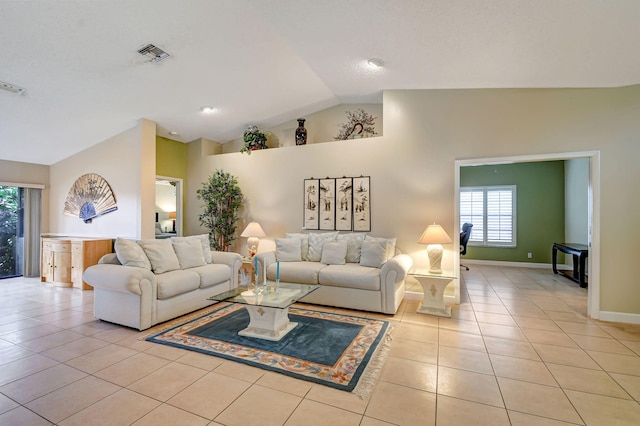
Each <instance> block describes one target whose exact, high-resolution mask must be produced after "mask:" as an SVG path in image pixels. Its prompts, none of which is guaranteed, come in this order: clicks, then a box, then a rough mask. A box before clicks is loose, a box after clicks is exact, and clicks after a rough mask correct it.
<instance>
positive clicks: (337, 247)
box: [320, 240, 347, 265]
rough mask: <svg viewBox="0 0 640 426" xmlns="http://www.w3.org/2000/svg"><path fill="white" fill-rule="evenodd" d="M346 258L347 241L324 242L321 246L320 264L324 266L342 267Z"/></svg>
mask: <svg viewBox="0 0 640 426" xmlns="http://www.w3.org/2000/svg"><path fill="white" fill-rule="evenodd" d="M346 256H347V240H341V241H325V242H324V244H323V245H322V258H321V259H320V263H324V264H325V265H344V264H345V258H346Z"/></svg>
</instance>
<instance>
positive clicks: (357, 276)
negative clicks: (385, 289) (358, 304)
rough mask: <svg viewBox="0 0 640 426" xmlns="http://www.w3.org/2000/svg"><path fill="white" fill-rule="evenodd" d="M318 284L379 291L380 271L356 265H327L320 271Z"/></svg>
mask: <svg viewBox="0 0 640 426" xmlns="http://www.w3.org/2000/svg"><path fill="white" fill-rule="evenodd" d="M318 283H319V284H320V285H326V286H331V287H346V288H357V289H362V290H371V291H379V290H380V269H378V268H370V267H366V266H361V265H358V264H357V263H347V264H345V265H328V266H327V267H326V268H323V269H322V270H320V273H319V277H318Z"/></svg>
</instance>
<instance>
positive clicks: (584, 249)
mask: <svg viewBox="0 0 640 426" xmlns="http://www.w3.org/2000/svg"><path fill="white" fill-rule="evenodd" d="M558 251H561V252H563V253H566V254H570V255H572V256H573V275H566V274H562V275H564V276H565V277H567V278H569V279H571V280H573V281H575V282H577V283H579V284H580V287H582V288H584V287H586V286H587V280H586V274H585V266H586V263H587V257H588V256H589V246H587V245H585V244H577V243H553V248H552V249H551V265H552V266H553V273H554V274H557V273H558V268H557V267H556V263H557V260H556V259H557V256H558Z"/></svg>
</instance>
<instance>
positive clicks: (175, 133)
mask: <svg viewBox="0 0 640 426" xmlns="http://www.w3.org/2000/svg"><path fill="white" fill-rule="evenodd" d="M169 134H170V135H171V136H178V132H169Z"/></svg>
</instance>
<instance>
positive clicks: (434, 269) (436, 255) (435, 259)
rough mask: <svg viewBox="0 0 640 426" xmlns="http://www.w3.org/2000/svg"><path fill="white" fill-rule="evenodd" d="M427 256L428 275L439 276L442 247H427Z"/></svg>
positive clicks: (437, 245) (430, 245)
mask: <svg viewBox="0 0 640 426" xmlns="http://www.w3.org/2000/svg"><path fill="white" fill-rule="evenodd" d="M427 255H429V273H431V274H441V273H442V269H441V268H440V265H441V264H442V246H441V245H440V244H429V245H428V246H427Z"/></svg>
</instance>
